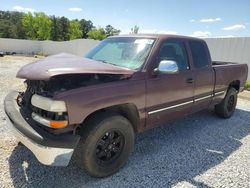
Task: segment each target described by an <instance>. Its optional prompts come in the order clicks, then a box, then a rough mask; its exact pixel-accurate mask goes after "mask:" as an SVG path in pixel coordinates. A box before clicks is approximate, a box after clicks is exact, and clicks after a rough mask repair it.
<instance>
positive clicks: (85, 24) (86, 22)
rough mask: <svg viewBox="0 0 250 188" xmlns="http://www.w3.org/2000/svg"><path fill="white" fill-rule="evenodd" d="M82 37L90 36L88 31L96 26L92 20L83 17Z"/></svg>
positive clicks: (81, 21) (81, 22)
mask: <svg viewBox="0 0 250 188" xmlns="http://www.w3.org/2000/svg"><path fill="white" fill-rule="evenodd" d="M80 25H81V31H82V38H84V39H86V38H88V32H90V31H91V29H93V28H94V26H93V23H92V22H91V21H90V20H85V19H81V20H80Z"/></svg>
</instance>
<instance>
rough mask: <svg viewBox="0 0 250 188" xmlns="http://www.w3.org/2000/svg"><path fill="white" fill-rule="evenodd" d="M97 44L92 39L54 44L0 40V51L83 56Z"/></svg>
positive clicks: (49, 42)
mask: <svg viewBox="0 0 250 188" xmlns="http://www.w3.org/2000/svg"><path fill="white" fill-rule="evenodd" d="M98 43H99V41H97V40H92V39H77V40H71V41H62V42H55V41H32V40H19V39H3V38H0V51H3V52H16V53H21V54H32V53H34V54H37V53H41V52H42V53H45V54H48V55H51V54H57V53H60V52H66V53H71V54H75V55H79V56H83V55H84V54H85V53H86V52H88V51H89V50H90V49H91V48H93V47H94V46H96V45H97V44H98Z"/></svg>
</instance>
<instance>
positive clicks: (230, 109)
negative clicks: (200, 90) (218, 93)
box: [215, 87, 237, 118]
mask: <svg viewBox="0 0 250 188" xmlns="http://www.w3.org/2000/svg"><path fill="white" fill-rule="evenodd" d="M236 104H237V90H236V89H235V88H232V87H231V88H229V89H228V91H227V94H226V96H225V98H224V99H223V100H222V101H221V103H220V104H217V105H215V113H216V115H218V116H219V117H222V118H230V117H231V116H232V115H233V113H234V111H235V108H236Z"/></svg>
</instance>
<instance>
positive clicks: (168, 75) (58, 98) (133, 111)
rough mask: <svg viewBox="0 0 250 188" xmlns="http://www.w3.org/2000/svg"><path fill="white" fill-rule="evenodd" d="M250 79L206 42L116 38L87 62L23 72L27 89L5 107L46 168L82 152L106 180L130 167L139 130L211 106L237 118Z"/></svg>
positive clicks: (63, 59) (47, 63)
mask: <svg viewBox="0 0 250 188" xmlns="http://www.w3.org/2000/svg"><path fill="white" fill-rule="evenodd" d="M247 74H248V67H247V65H245V64H235V63H227V62H212V61H211V57H210V53H209V50H208V47H207V44H206V43H205V41H203V40H201V39H196V38H191V37H182V36H173V35H127V36H115V37H110V38H107V39H106V40H103V41H102V42H100V43H99V45H97V46H96V47H95V48H94V49H93V50H91V51H90V52H89V53H88V54H87V55H86V56H85V58H83V57H78V56H74V55H70V54H58V55H53V56H50V57H47V58H45V59H42V60H39V61H37V62H34V63H31V64H28V65H26V66H24V67H22V68H21V69H20V71H19V72H18V73H17V77H18V78H21V79H25V81H24V83H25V85H26V91H24V92H17V91H13V92H10V93H9V94H8V95H7V96H6V98H5V102H4V106H5V112H6V114H7V117H8V118H7V119H8V120H9V124H10V126H11V127H12V128H13V131H14V132H15V135H16V137H17V139H19V140H20V141H21V142H22V143H23V144H24V145H25V146H26V147H27V148H29V149H30V150H31V151H32V152H33V153H34V155H35V156H36V158H37V159H38V160H39V161H40V162H41V163H43V164H46V165H57V166H66V165H68V163H69V161H70V159H71V156H72V154H73V152H74V153H75V157H76V161H77V163H78V164H79V165H80V167H83V168H84V169H85V170H86V171H87V172H88V173H89V174H90V175H92V176H96V177H104V176H108V175H110V174H112V173H114V172H116V171H117V170H118V169H120V167H122V166H123V165H124V164H125V162H126V160H127V159H128V157H129V154H130V152H131V151H132V149H133V145H134V137H135V133H137V132H142V131H144V130H146V129H150V128H153V127H156V126H158V125H161V124H163V123H165V122H167V121H169V120H173V119H176V118H180V117H183V116H186V115H188V114H192V113H195V112H197V111H200V110H202V109H206V108H209V107H215V113H216V114H217V115H218V116H220V117H222V118H229V117H231V116H232V115H233V113H234V111H235V106H236V102H237V94H238V93H239V92H240V91H242V90H243V86H244V83H245V81H246V78H247ZM204 121H206V120H204Z"/></svg>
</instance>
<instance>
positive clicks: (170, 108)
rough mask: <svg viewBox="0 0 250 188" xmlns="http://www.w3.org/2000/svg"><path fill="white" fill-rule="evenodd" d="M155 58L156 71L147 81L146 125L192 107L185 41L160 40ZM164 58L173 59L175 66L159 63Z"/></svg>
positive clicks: (192, 86)
mask: <svg viewBox="0 0 250 188" xmlns="http://www.w3.org/2000/svg"><path fill="white" fill-rule="evenodd" d="M156 61H157V63H156V64H158V66H157V67H156V71H155V72H156V73H155V75H153V76H152V77H151V78H149V79H148V80H147V82H146V85H147V96H146V112H147V115H148V116H147V123H146V126H147V127H146V128H152V127H155V126H157V125H158V124H161V123H163V122H166V121H167V120H171V119H174V118H177V117H179V116H183V115H187V114H189V113H190V112H191V111H192V107H193V95H194V82H193V74H192V71H191V69H190V65H189V60H188V55H187V51H186V44H185V42H184V41H179V40H171V41H165V42H163V43H162V44H161V47H160V50H159V53H158V56H157V59H156ZM166 62H171V64H173V63H175V64H176V65H177V70H176V71H174V70H173V66H171V67H172V68H170V69H171V70H170V69H169V67H168V66H162V63H166ZM164 67H165V69H166V70H164Z"/></svg>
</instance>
